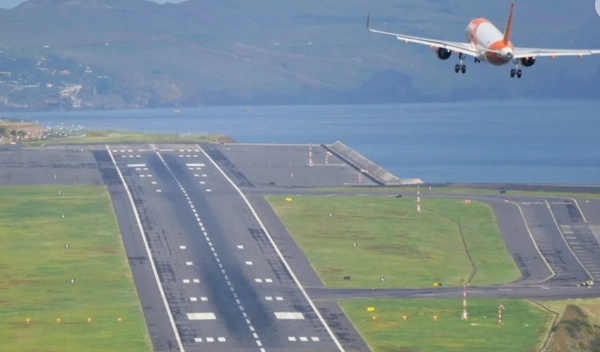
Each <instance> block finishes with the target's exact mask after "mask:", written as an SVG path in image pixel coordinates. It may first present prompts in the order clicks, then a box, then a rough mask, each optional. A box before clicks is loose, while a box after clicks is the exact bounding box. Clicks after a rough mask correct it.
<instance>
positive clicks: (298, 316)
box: [275, 312, 304, 320]
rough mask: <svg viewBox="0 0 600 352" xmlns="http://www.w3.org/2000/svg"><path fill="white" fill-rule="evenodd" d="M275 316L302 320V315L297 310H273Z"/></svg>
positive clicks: (283, 318)
mask: <svg viewBox="0 0 600 352" xmlns="http://www.w3.org/2000/svg"><path fill="white" fill-rule="evenodd" d="M275 317H276V318H277V319H282V320H302V319H304V315H302V313H297V312H275Z"/></svg>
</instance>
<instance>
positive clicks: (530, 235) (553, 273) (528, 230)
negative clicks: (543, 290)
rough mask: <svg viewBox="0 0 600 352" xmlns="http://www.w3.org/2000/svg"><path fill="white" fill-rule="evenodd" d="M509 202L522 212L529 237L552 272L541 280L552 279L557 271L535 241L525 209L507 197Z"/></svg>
mask: <svg viewBox="0 0 600 352" xmlns="http://www.w3.org/2000/svg"><path fill="white" fill-rule="evenodd" d="M506 201H507V202H509V203H511V204H512V205H514V206H516V207H517V209H519V213H521V218H523V224H525V228H526V229H527V233H528V234H529V238H531V242H533V246H534V247H535V250H536V251H537V252H538V254H539V255H540V257H541V258H542V260H543V261H544V263H545V264H546V266H547V267H548V270H550V272H551V273H552V275H550V276H548V277H547V278H546V279H544V280H543V281H541V282H546V281H548V280H550V279H551V278H553V277H554V276H556V273H555V272H554V270H552V267H551V266H550V264H548V261H547V260H546V257H544V255H543V254H542V252H541V251H540V248H539V247H538V245H537V243H536V242H535V238H533V234H532V233H531V230H530V229H529V225H527V219H525V214H523V209H521V206H520V205H519V204H517V203H515V202H513V201H510V200H508V199H506Z"/></svg>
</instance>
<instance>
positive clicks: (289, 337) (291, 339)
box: [288, 336, 296, 342]
mask: <svg viewBox="0 0 600 352" xmlns="http://www.w3.org/2000/svg"><path fill="white" fill-rule="evenodd" d="M288 341H291V342H294V341H296V338H295V337H294V336H288Z"/></svg>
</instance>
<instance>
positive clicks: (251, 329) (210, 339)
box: [154, 149, 343, 352]
mask: <svg viewBox="0 0 600 352" xmlns="http://www.w3.org/2000/svg"><path fill="white" fill-rule="evenodd" d="M199 151H202V150H201V149H200V150H199ZM154 152H155V153H156V155H157V156H158V158H159V159H160V160H161V162H162V163H163V165H164V166H165V167H166V169H167V171H168V172H169V173H170V174H171V176H172V177H173V179H174V180H175V182H176V183H177V185H178V186H179V189H180V190H181V192H182V193H183V195H184V196H185V197H186V199H187V200H188V203H189V205H190V208H191V209H192V210H194V205H193V203H192V201H191V200H190V198H189V196H188V194H187V192H186V191H185V189H184V187H183V185H182V184H181V182H180V181H179V179H178V178H177V177H176V176H175V174H174V173H173V170H171V168H170V167H169V165H168V164H167V163H166V161H165V160H164V158H163V157H162V155H161V154H160V152H158V151H156V150H155V151H154ZM202 152H203V153H204V151H202ZM204 154H206V153H204ZM213 164H214V162H213ZM202 166H204V164H202ZM221 172H222V171H221ZM206 176H207V175H206V174H203V175H202V177H206ZM230 182H231V181H230ZM208 191H210V190H208ZM194 215H195V218H196V220H197V221H198V225H199V226H200V229H201V230H202V232H203V234H204V237H205V239H206V241H207V242H208V244H209V246H210V249H211V251H212V252H213V255H214V257H215V260H216V261H217V263H219V267H220V268H221V272H222V273H223V276H224V277H225V280H226V281H227V285H228V286H229V289H230V290H231V292H232V294H233V296H234V298H235V299H236V303H237V304H238V308H239V309H240V311H241V312H242V315H243V316H244V318H246V323H247V324H248V328H249V329H250V331H252V332H254V328H253V327H252V323H251V322H250V320H249V319H247V314H246V312H244V307H243V306H242V305H241V302H240V300H239V299H237V298H238V295H237V293H236V292H235V288H234V287H233V285H232V284H231V282H230V281H229V278H228V277H227V274H226V272H225V269H223V268H222V265H221V263H220V260H219V258H218V254H217V252H216V250H215V248H214V247H213V246H212V243H211V242H210V239H209V237H208V234H207V233H206V230H205V229H204V226H203V224H202V221H201V219H200V216H199V214H198V213H197V212H194ZM267 280H271V279H267ZM193 281H194V282H195V283H199V282H200V280H199V279H194V280H193ZM271 281H272V280H271ZM190 314H206V313H189V314H188V317H190ZM192 317H197V316H196V315H192ZM215 319H216V318H215ZM199 339H201V338H199ZM255 340H256V343H257V345H258V346H259V347H260V346H262V343H261V342H260V340H258V335H256V337H255ZM206 341H207V342H212V341H214V339H213V338H211V337H207V338H206ZM219 341H221V338H219ZM222 341H225V338H222ZM260 350H261V352H264V348H261V349H260ZM182 352H183V351H182ZM342 352H343V351H342Z"/></svg>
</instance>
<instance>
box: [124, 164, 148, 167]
mask: <svg viewBox="0 0 600 352" xmlns="http://www.w3.org/2000/svg"><path fill="white" fill-rule="evenodd" d="M145 166H146V164H127V167H145Z"/></svg>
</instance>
